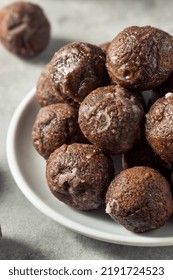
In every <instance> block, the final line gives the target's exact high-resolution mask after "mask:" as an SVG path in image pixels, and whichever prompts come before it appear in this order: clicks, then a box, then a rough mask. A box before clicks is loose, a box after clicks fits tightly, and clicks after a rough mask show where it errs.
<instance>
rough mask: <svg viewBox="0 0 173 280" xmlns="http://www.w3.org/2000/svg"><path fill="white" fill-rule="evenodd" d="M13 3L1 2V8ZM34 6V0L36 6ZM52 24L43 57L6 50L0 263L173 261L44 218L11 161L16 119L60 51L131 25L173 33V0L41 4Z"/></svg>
mask: <svg viewBox="0 0 173 280" xmlns="http://www.w3.org/2000/svg"><path fill="white" fill-rule="evenodd" d="M9 2H10V1H8V0H7V1H5V0H0V8H1V7H3V6H4V5H5V4H7V3H9ZM33 2H34V1H33ZM35 2H36V3H38V4H40V5H41V6H42V7H43V8H44V10H45V12H46V14H47V16H48V17H49V19H50V21H51V25H52V40H51V43H50V45H49V47H48V48H47V50H46V51H44V52H43V53H42V54H41V55H39V56H38V57H37V58H34V59H32V60H22V59H20V58H18V57H15V56H14V55H12V54H10V53H9V52H8V51H7V50H5V49H4V48H3V47H2V46H0V223H1V225H2V231H3V239H2V241H1V242H0V259H71V260H72V259H94V260H96V259H97V260H99V259H111V260H112V259H173V247H172V246H170V247H160V248H159V247H158V248H142V247H130V246H122V245H116V244H109V243H105V242H101V241H97V240H93V239H90V238H87V237H84V236H82V235H79V234H77V233H74V232H72V231H70V230H68V229H66V228H65V227H63V226H61V225H59V224H58V223H56V222H54V221H52V220H51V219H49V218H48V217H46V216H44V215H43V214H42V213H40V212H39V211H38V210H37V209H36V208H35V207H34V206H33V205H32V204H31V203H30V202H28V200H27V199H26V198H25V197H24V195H23V194H22V193H21V191H20V190H19V189H18V187H17V186H16V184H15V182H14V180H13V178H12V175H11V173H10V171H9V168H8V164H7V159H6V134H7V129H8V125H9V122H10V119H11V117H12V114H13V112H14V110H15V108H16V107H17V105H18V104H19V102H20V101H21V100H22V99H23V98H24V96H25V94H26V93H27V92H28V91H29V90H30V89H31V88H33V87H34V86H35V84H36V81H37V79H38V77H39V74H40V72H41V70H42V69H43V66H44V65H45V64H46V63H47V62H48V61H49V59H50V58H51V56H52V55H53V53H54V51H55V50H56V49H58V48H59V47H60V46H62V45H64V44H66V43H67V42H70V41H72V40H80V41H87V42H90V43H95V44H100V43H103V42H106V41H109V40H111V39H112V38H113V37H114V36H115V35H116V34H117V32H119V31H121V30H122V29H123V28H124V27H126V26H129V25H147V24H151V25H154V26H157V27H160V28H162V29H164V30H166V31H169V32H170V33H172V34H173V16H172V11H173V1H171V0H167V1H161V0H159V1H157V0H149V1H147V0H146V1H145V0H143V1H141V0H126V1H121V0H117V1H116V0H115V1H113V0H105V1H104V0H57V1H56V0H40V1H35Z"/></svg>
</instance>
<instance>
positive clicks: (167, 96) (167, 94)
mask: <svg viewBox="0 0 173 280" xmlns="http://www.w3.org/2000/svg"><path fill="white" fill-rule="evenodd" d="M172 95H173V93H172V92H168V93H166V94H165V98H169V97H171V96H172Z"/></svg>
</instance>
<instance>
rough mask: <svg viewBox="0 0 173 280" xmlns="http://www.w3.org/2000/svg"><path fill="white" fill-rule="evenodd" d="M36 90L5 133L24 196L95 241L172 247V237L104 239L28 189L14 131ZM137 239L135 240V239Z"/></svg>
mask: <svg viewBox="0 0 173 280" xmlns="http://www.w3.org/2000/svg"><path fill="white" fill-rule="evenodd" d="M35 93H36V88H35V87H34V88H33V89H32V90H31V91H29V93H28V94H27V95H26V96H25V97H24V99H23V100H22V101H21V102H20V103H19V105H18V106H17V108H16V110H15V111H14V113H13V116H12V118H11V121H10V124H9V127H8V132H7V140H6V154H7V161H8V165H9V168H10V171H11V173H12V176H13V178H14V181H15V182H16V184H17V186H18V187H19V189H20V190H21V192H22V193H23V194H24V196H25V197H26V198H27V199H28V200H29V201H30V202H31V203H32V204H33V205H34V206H35V207H36V208H37V209H38V210H40V211H41V212H42V213H43V214H45V215H46V216H48V217H49V218H51V219H53V220H54V221H56V222H58V223H59V224H61V225H63V226H65V227H66V228H68V229H70V230H72V231H75V232H78V233H80V234H82V235H84V236H88V237H91V238H94V239H97V240H101V241H105V242H109V243H115V244H121V245H130V246H144V247H156V246H157V247H158V246H159V247H161V246H171V245H173V237H172V238H171V240H170V237H164V240H160V237H148V236H142V235H141V234H140V235H138V236H136V234H134V235H132V236H128V237H127V240H126V239H125V238H124V235H119V234H116V233H115V234H114V233H113V234H112V233H106V235H107V236H106V237H105V236H104V232H100V231H99V230H95V229H93V228H90V227H88V226H86V225H81V224H79V223H77V222H76V221H72V220H70V219H69V218H67V217H64V216H62V215H61V214H59V213H58V212H56V211H55V210H53V209H52V208H51V207H50V206H48V205H47V204H46V203H45V202H44V201H42V200H41V199H40V198H39V197H38V196H37V195H36V194H35V193H34V192H33V191H32V190H31V188H30V186H29V184H28V183H27V181H26V180H25V178H24V176H23V174H22V172H21V171H20V167H19V166H18V165H17V155H16V152H15V138H16V130H17V126H18V123H19V121H20V117H21V116H22V114H23V113H24V111H25V110H26V108H27V107H28V105H29V103H30V102H32V100H33V99H34V98H35ZM139 236H140V241H139V242H136V241H135V239H138V238H139ZM136 237H137V238H136Z"/></svg>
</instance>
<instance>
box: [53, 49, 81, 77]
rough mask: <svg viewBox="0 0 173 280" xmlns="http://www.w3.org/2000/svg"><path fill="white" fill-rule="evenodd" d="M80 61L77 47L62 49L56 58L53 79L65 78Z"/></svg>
mask: <svg viewBox="0 0 173 280" xmlns="http://www.w3.org/2000/svg"><path fill="white" fill-rule="evenodd" d="M80 62H81V54H80V53H79V52H78V50H77V49H75V48H73V49H72V50H71V51H70V52H69V50H64V51H63V52H62V53H61V55H60V57H59V58H58V61H57V65H56V71H55V73H54V80H55V81H59V80H61V79H64V78H66V76H67V75H68V74H69V73H71V72H73V71H74V70H75V69H76V67H78V66H79V65H80Z"/></svg>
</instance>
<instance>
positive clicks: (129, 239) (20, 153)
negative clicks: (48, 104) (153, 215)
mask: <svg viewBox="0 0 173 280" xmlns="http://www.w3.org/2000/svg"><path fill="white" fill-rule="evenodd" d="M38 110H39V106H38V104H37V100H36V97H35V89H33V90H32V91H31V92H29V93H28V95H27V96H26V97H25V98H24V100H23V101H22V102H21V104H20V105H19V106H18V108H17V109H16V111H15V113H14V116H13V118H12V120H11V123H10V126H9V130H8V136H7V157H8V162H9V166H10V169H11V172H12V175H13V177H14V179H15V181H16V183H17V185H18V186H19V188H20V189H21V191H22V192H23V193H24V195H25V196H26V197H27V199H28V200H29V201H30V202H31V203H32V204H33V205H34V206H35V207H37V208H38V209H40V211H42V212H43V213H44V214H46V215H47V216H49V217H50V218H52V219H54V220H55V221H57V222H58V223H60V224H62V225H64V226H66V227H68V228H70V229H72V230H74V231H76V232H79V233H81V234H83V235H86V236H89V237H92V238H95V239H99V240H103V241H107V242H111V243H118V244H125V245H134V246H166V245H173V221H169V222H168V223H167V224H166V225H165V226H164V227H162V228H161V229H159V230H155V231H151V232H148V233H144V234H135V233H132V232H130V231H127V230H126V229H125V228H124V227H122V226H121V225H118V224H116V223H115V222H114V221H113V220H111V218H110V217H109V216H108V215H107V214H105V213H104V209H103V208H102V209H99V210H95V211H88V212H80V211H77V210H74V209H72V208H70V207H68V206H66V205H65V204H63V203H61V202H60V201H58V200H57V199H56V198H55V197H54V196H53V195H52V194H51V193H50V191H49V189H48V187H47V184H46V179H45V161H44V160H43V159H42V158H41V157H40V156H39V155H38V154H37V153H36V151H35V150H34V148H33V147H32V143H31V129H32V125H33V123H34V120H35V117H36V114H37V112H38ZM117 160H118V159H117Z"/></svg>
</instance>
